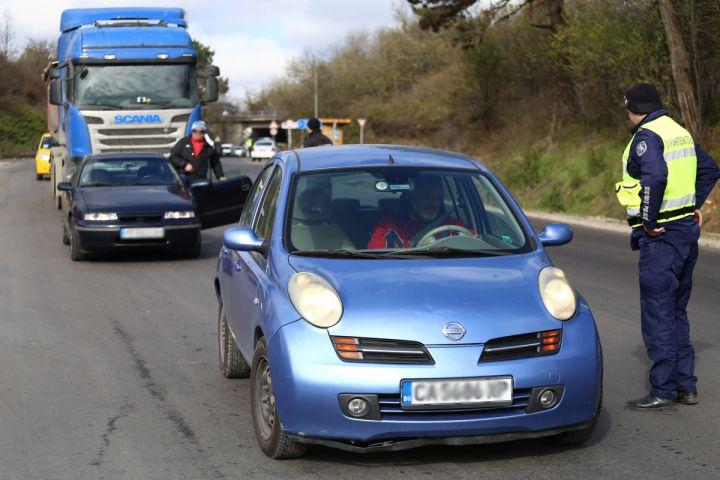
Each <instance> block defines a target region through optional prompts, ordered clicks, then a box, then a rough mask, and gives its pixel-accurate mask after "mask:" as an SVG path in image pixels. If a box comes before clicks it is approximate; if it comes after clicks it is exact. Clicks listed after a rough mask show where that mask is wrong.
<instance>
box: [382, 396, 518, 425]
mask: <svg viewBox="0 0 720 480" xmlns="http://www.w3.org/2000/svg"><path fill="white" fill-rule="evenodd" d="M530 391H531V389H530V388H521V389H516V390H515V391H514V392H513V403H512V405H507V406H504V407H496V406H493V407H471V408H463V409H458V408H454V409H428V410H403V409H402V407H401V406H400V394H399V393H393V394H380V395H378V402H379V403H380V415H381V416H382V419H383V420H411V419H413V418H421V417H422V418H427V419H428V420H430V419H445V420H454V419H466V418H467V417H475V418H483V417H496V416H505V415H515V414H524V413H525V409H526V408H527V406H528V403H529V402H530Z"/></svg>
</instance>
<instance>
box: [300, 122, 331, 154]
mask: <svg viewBox="0 0 720 480" xmlns="http://www.w3.org/2000/svg"><path fill="white" fill-rule="evenodd" d="M307 131H308V134H309V135H308V136H307V138H306V139H305V141H304V142H303V148H308V147H319V146H322V145H332V144H333V142H332V140H330V139H329V138H328V137H326V136H325V135H323V133H322V131H320V120H318V119H317V118H311V119H310V120H308V123H307Z"/></svg>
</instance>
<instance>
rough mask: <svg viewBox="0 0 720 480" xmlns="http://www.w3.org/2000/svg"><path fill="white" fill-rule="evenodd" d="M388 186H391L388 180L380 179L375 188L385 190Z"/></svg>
mask: <svg viewBox="0 0 720 480" xmlns="http://www.w3.org/2000/svg"><path fill="white" fill-rule="evenodd" d="M388 188H390V185H388V183H387V182H383V181H379V182H377V183H376V184H375V190H377V191H379V192H384V191H386V190H387V189H388Z"/></svg>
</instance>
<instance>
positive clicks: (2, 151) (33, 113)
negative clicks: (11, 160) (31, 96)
mask: <svg viewBox="0 0 720 480" xmlns="http://www.w3.org/2000/svg"><path fill="white" fill-rule="evenodd" d="M46 129H47V121H46V117H45V115H44V114H43V113H42V112H41V111H40V110H39V109H37V108H35V107H30V106H27V105H21V106H18V107H16V108H15V109H13V110H5V109H0V157H9V156H16V155H24V154H28V153H32V152H33V150H34V149H35V147H36V146H37V143H38V142H39V141H40V136H41V135H42V134H43V132H45V130H46Z"/></svg>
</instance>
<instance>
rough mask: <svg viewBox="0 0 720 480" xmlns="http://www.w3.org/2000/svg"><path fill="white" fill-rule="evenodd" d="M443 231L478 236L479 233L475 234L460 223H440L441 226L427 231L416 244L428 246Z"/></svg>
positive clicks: (465, 235)
mask: <svg viewBox="0 0 720 480" xmlns="http://www.w3.org/2000/svg"><path fill="white" fill-rule="evenodd" d="M442 232H458V233H459V234H460V235H461V236H463V237H477V235H474V234H473V233H472V232H471V231H470V230H468V229H467V228H465V227H461V226H460V225H440V226H439V227H435V228H433V229H432V230H430V231H429V232H427V233H426V234H425V235H423V236H422V238H421V239H420V240H418V242H417V244H416V245H415V246H416V247H427V246H429V245H432V244H433V243H435V242H436V241H437V240H436V239H435V235H437V234H438V233H442Z"/></svg>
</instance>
